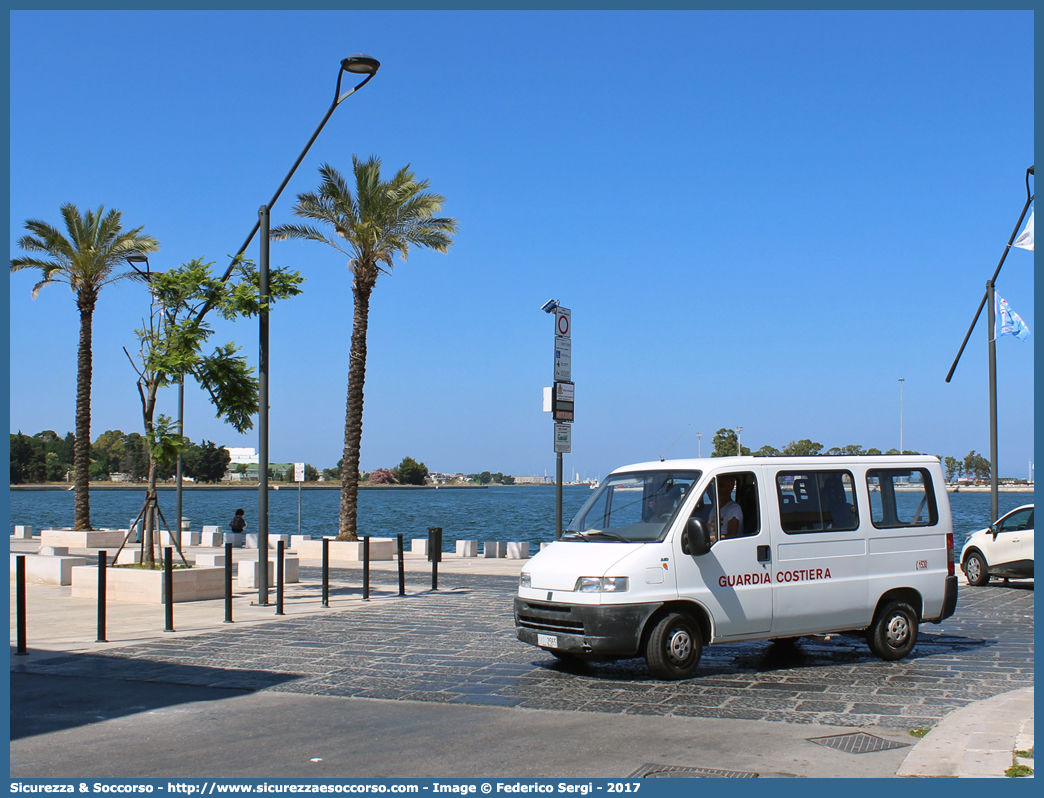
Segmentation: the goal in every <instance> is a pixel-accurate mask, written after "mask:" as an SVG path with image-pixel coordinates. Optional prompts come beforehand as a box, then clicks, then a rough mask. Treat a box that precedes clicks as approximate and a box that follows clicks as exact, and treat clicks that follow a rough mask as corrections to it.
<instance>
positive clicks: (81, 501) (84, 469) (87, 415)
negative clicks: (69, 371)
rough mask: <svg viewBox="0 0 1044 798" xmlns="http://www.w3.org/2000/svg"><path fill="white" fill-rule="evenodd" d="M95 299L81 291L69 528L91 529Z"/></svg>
mask: <svg viewBox="0 0 1044 798" xmlns="http://www.w3.org/2000/svg"><path fill="white" fill-rule="evenodd" d="M95 298H96V297H95V296H94V295H93V294H91V293H88V292H84V291H81V292H80V294H79V295H78V296H77V299H76V304H77V305H78V306H79V308H80V348H79V350H78V351H77V354H76V441H75V443H74V444H73V469H74V472H75V473H74V478H73V480H74V481H73V491H74V492H73V528H74V529H78V530H87V529H90V528H91V496H90V491H91V375H92V371H93V367H92V362H91V342H92V326H93V320H94V302H95Z"/></svg>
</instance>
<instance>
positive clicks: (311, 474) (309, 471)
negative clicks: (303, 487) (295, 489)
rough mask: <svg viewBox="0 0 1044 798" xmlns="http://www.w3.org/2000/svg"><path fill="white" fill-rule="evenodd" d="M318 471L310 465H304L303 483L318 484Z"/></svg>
mask: <svg viewBox="0 0 1044 798" xmlns="http://www.w3.org/2000/svg"><path fill="white" fill-rule="evenodd" d="M318 481H319V470H318V469H317V468H316V467H315V466H314V465H312V464H311V463H305V482H318Z"/></svg>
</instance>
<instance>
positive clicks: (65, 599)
mask: <svg viewBox="0 0 1044 798" xmlns="http://www.w3.org/2000/svg"><path fill="white" fill-rule="evenodd" d="M35 549H36V543H35V542H30V541H14V540H12V544H11V550H12V552H16V553H17V552H26V553H29V552H35ZM200 551H215V552H216V551H217V550H216V549H213V550H210V549H201V550H200ZM71 553H77V554H81V555H82V554H86V555H94V556H96V554H97V552H94V551H77V552H71ZM256 556H257V552H256V551H254V550H242V549H237V550H235V556H234V559H235V560H236V561H239V560H240V559H253V558H256ZM524 564H525V561H524V560H505V559H492V558H490V559H485V558H459V557H457V556H455V555H453V554H445V555H444V558H443V561H442V563H440V565H439V573H440V575H442V574H447V575H448V574H454V573H467V574H480V575H500V576H515V575H517V574H518V573H519V571H520V570H521V569H522V566H523V565H524ZM319 565H321V563H319V562H317V561H302V566H304V567H309V568H315V567H318V566H319ZM338 565H341V566H344V565H346V564H344V563H339V564H335V565H333V566H332V567H333V568H336V567H338ZM349 567H352V568H353V569H356V575H355V576H356V577H357V575H358V572H357V569H358V568H359V567H361V564H360V563H351V564H350V565H349ZM404 567H405V570H406V571H407V573H409V574H412V575H413V578H412V579H411V583H412V584H411V585H410V586H409V587H408V592H410V591H411V595H413V596H417V595H423V593H425V592H427V591H419V592H418V591H417V583H418V581H419V580H418V579H417V576H418V575H419V574H421V573H423V574H430V572H431V565H430V563H428V562H427V560H426V558H424V557H423V556H420V555H413V554H412V553H409V552H408V553H407V554H406V557H405V561H404ZM397 568H398V563H397V562H395V561H379V562H374V563H371V593H370V595H371V597H372V598H373V600H374V601H375V602H376V601H379V602H382V603H383V602H389V601H400V600H401V599H399V597H398V590H397V584H396V581H397V575H396V572H397ZM14 588H15V585H14V581H13V580H12V582H11V619H10V620H11V652H12V656H11V660H10V662H11V667H12V669H16V668H18V667H19V666H21V665H23V664H29V663H33V662H37V661H40V660H43V659H48V658H53V657H56V656H60V655H65V654H88V653H100V652H104V651H106V650H108V649H111V648H118V647H125V646H129V645H137V644H143V643H149V642H150V641H156V640H170V639H171V638H177V637H189V636H192V635H195V634H200V633H204V632H210V631H219V630H221V629H228V628H231V627H229V626H227V625H224V624H223V619H224V600H223V599H215V600H210V601H198V602H184V603H178V604H175V606H174V626H175V629H176V630H177V631H176V632H169V633H168V632H163V631H162V630H163V626H164V607H163V605H160V604H131V603H127V602H115V601H110V602H108V604H107V629H106V637H107V642H101V643H100V642H95V641H93V640H92V639H90V638H91V637H92V635H91V634H90V631H91V630H94V629H96V623H97V608H96V604H95V602H94V601H93V600H88V599H73V598H71V597H70V592H71V589H70V588H69V587H57V586H49V585H27V606H28V612H29V624H28V626H29V631H28V644H29V654H28V655H26V656H15V655H14V645H15V633H16V628H15V624H16V619H15V597H14ZM441 592H452V591H447V590H443V591H441ZM256 600H257V591H256V590H254V591H247V590H243V591H237V593H236V596H235V598H234V599H233V619H234V622H235V626H236V627H237V628H240V629H242V628H253V627H259V628H260V627H262V626H263V625H264V624H266V623H271V622H273V621H279V620H284V619H285V618H287V617H295V616H307V615H317V614H322V613H329V612H331V610H336V611H345V610H347V611H351V610H355V609H359V608H362V607H365V606H367V605H366V604H365V603H364V602H363V600H362V590H361V587H357V586H355V582H354V581H353V585H352V586H351V587H347V586H344V585H343V584H337V583H336V582H335V583H333V584H331V592H330V607H331V608H330V609H326V608H323V607H322V605H321V585H320V584H318V583H317V582H302V583H297V584H290V585H287V586H286V589H285V595H284V611H285V615H284V616H276V615H275V609H276V608H275V590H274V588H273V589H272V596H271V598H270V602H271V603H270V605H269V606H257V604H256ZM85 630H86V633H85ZM256 696H257V697H256V699H253V700H254V702H255V703H253V704H252V703H250V702H246V701H244V702H243V706H244V711H247V712H249V711H253V710H249V709H247V708H248V707H251V706H254V707H255V708H257V707H260V705H261V703H263V702H262V699H264V701H269V702H272V703H273V704H276V703H277V704H279V705H280V706H286V705H289V704H292V703H293V702H295V701H296V702H298V703H297V704H294V706H295V707H299V709H295V710H294V711H300V712H302V714H305V715H306V714H307V713H306V712H305V709H306V708H307V707H308V706H309V705H311V704H313V703H315V704H316V708H315V711H320V710H319V709H318V702H319V701H320V699H318V698H317V697H315V696H289V695H287V694H281V695H276V694H268V693H264V692H262V693H258V694H256ZM265 696H268V697H267V698H265ZM238 700H239V699H237V701H238ZM334 700H344V699H334ZM353 703H359V702H353ZM370 703H371V704H372V702H370ZM360 706H362V705H361V704H360ZM415 706H416V707H417V708H416V710H415V712H417V713H418V715H421V714H423V715H424V716H425V717H427V715H429V714H430V715H432V717H434V716H435V715H436V714H439V713H448V712H450V711H452V712H455V713H459V714H458V715H457V716H454V717H456V718H458V719H459V718H464V717H471V716H470V715H468V713H477V714H475V718H476V720H478V719H479V718H481V717H485V716H493V715H504V718H505V720H503V721H501V723H504V724H506V725H510V724H511V722H512V721H511V720H510V719H511V718H515V722H517V723H521V724H522V725H523V726H524V727H526V728H528V727H530V726H533V727H534V731H535V730H536V726H534V724H536V725H537V726H539V727H540V729H541V732H540V733H541V734H542V735H544V737H546V738H548V739H550V735H551V734H552V729H553V728H561V729H566V728H573V725H572V724H574V722H575V723H578V724H580V726H581V727H583V726H585V725H586V724H589V722H590V720H591V715H590V713H570V712H561V711H556V712H552V711H544V710H540V711H536V712H534V711H527V710H520V709H514V710H513V709H499V710H496V712H494V711H493V710H492V709H491V708H479V707H472V708H465V707H455V708H453V709H452V710H451V709H450V708H448V707H439V708H436V707H433V706H422V705H415ZM256 711H261V709H260V708H257V709H256ZM371 711H376V710H373V709H372V707H367V708H364V709H363V710H362V712H364V713H365V712H371ZM381 711H384V710H381ZM396 711H397V709H396ZM504 713H508V714H504ZM1033 713H1034V707H1033V687H1032V686H1031V687H1027V688H1023V689H1020V690H1016V691H1013V692H1010V693H1005V694H1002V695H997V696H994V697H993V698H989V699H986V700H983V701H978V702H975V703H973V704H970V705H968V706H966V707H964V708H963V709H960V710H957V711H955V712H952V713H950V714H949V715H947V716H945V718H944V719H943V720H942V722H940V723H938V724H937V725H936V726H935V727H934V728H933V729H932V730H931V731H930V732H929V733H928V734H927V735H926V736H925V737H924V738H923V739H921V740H919V741H918V742H917V743H916V744H915V745H914V746H913V747H912V748H911V749H903V750H901V751H899V752H896V753H893V754H892V755H891V758H890V759H888V760H887V762H889V763H891V764H890V765H887V766H886V772H875V771H874V767H873V766H872V762H871V759H872V757H874V756H880V755H878V754H874V755H871V758H865V757H855V758H854V759H855V760H856V761H858V765H855V762H853V767H855V769H853V768H852V767H847V766H844V767H842V766H839V765H838V763H834V765H830V764H829V763H831V762H834V760H831V759H829V758H828V757H830V756H833V752H828V753H824V754H823V755H822V756H823V760H822V761H821V762H820V764H819V767H820V772H814V771H809V772H808V773H806V774H805V775H836V776H842V775H844V776H852V775H864V776H867V777H875V776H884V777H887V776H900V777H922V778H927V777H935V778H938V777H943V778H946V777H951V778H952V777H961V778H982V777H1004V776H1005V771H1008V770H1009V769H1011V768H1012V766H1013V764H1024V765H1028V766H1029V767H1030V768H1032V765H1033V760H1032V758H1031V757H1030V758H1021V759H1019V760H1018V761H1016V759H1015V752H1016V751H1022V752H1031V751H1032V749H1033ZM555 717H557V718H558V720H557V721H556V720H554V718H555ZM642 720H643V722H644V721H646V720H647V721H648V722H650V723H654V722H659V723H661V724H662V723H663V720H660V721H655V720H654V719H653V718H648V719H642ZM672 720H675V719H672ZM677 720H679V723H676V724H675V723H672V726H674V725H676V726H678V730H677V732H676V733H677V736H678V739H679V740H684V739H685V731H684V730H685V729H687V728H688V726H687V725H685V723H684V722H682V721H681V719H677ZM490 722H492V721H490ZM605 722H606V724H607V726H612V727H613V728H614V729H615V732H614V733H616V734H619V735H622V736H623V737H624V738H625V740H626V738H627V736H628V735H632V736H633V735H634V734H636V733H637V729H638V728H644V727H642V726H641V725H640V724H638V723H637V719H635V718H632V719H631V721H628V720H627V718H625V717H618V716H614V715H607V716H605ZM715 723H716V728H717V727H720V728H721V730H722V733H723V734H725V733H727V734H729V735H730V736H733V737H734V743H735V740H736V739H743V737H744V736H749V737H751V738H753V736H754V735H759V736H760V737H761V742H759V743H758V745H759V746H760V748H759V750H758V752H757V754H756V757H757V760H751V761H759V764H758V765H757V767H756V769H757V770H758V771H759V772H760V773H761V774H762V775H764V776H770V775H788V774H787V773H786V771H787V770H788V769H789V768H787V767H785V766H784V764H785V763H786V761H785V756H784V755H785V753H786V751H787V748H788V745H789V746H790V747H791V748H792V747H793V744H792V742H791V740H792V739H796V738H795V737H794V735H795V734H797V733H798V731H797V730H798V727H797V726H795V725H794V724H787V723H763V722H758V721H750V720H721V721H717V722H715ZM540 724H545V725H540ZM546 724H551V725H550V726H546ZM555 724H557V727H556V726H555ZM629 724H630V725H629ZM744 724H746V725H744ZM691 725H692V726H693V728H698V724H691ZM703 725H704V727H707V728H709V726H708V724H707V723H706V721H704V722H703ZM733 727H735V728H733ZM792 727H793V728H792ZM628 729H633V730H634V731H628ZM742 729H749V730H750V731H749V732H746V733H745V732H743V731H741V730H742ZM800 731H801V732H806V731H807V730H805V729H801V730H800ZM872 731H874V730H873V729H871V732H872ZM469 733H470V732H464V731H463V730H461V731H459V732H456V734H457V735H458V738H457V739H456V743H457V744H458V745H459V746H461V747H462V748H465V747H466V746H465V743H466V742H467V741H468V740H469V739H470V738H468V737H467V734H469ZM575 733H576V729H575V728H573V731H572V732H570V734H574V735H575ZM665 733H666V732H665ZM737 735H738V737H737ZM806 736H807V734H806ZM573 739H576V738H575V737H574V738H573ZM770 739H771V740H774V741H775V742H774V743H770V742H769V740H770ZM625 740H621V741H616V742H614V745H627V744H628V743H627V742H626V741H625ZM690 740H691V742H693V743H695V742H696V740H692V739H691V738H690ZM565 742H567V741H563V744H565ZM699 742H700V744H701V745H702V746H703V750H704V751H705V753H706V754H707V755H711V754H713V753H715V752H714V749H713V744H711V743H709V742H708V741H706V740H705V739H700V740H699ZM634 743H635V745H637V744H638V743H639V741H638V740H635V741H634ZM441 744H442V745H448V743H446V742H443V743H441ZM769 751H778V752H779V753H778V754H777V755H776V756H777V761H775V762H774V761H772V759H773V757H772V755H768V754H767V752H769ZM904 751H908V753H907V754H906V756H905V758H903V759H900V757H901V756H902V754H903V752H904ZM520 753H521V752H520ZM859 760H861V761H859ZM593 761H594V760H592V763H593ZM649 761H652V760H651V759H650V760H649ZM884 761H885V760H880V759H879V760H878V762H882V763H883V762H884ZM831 767H833V768H834V769H833V770H831V771H829V772H826V773H822V772H821V771H822V768H828V770H829V768H831ZM878 767H879V766H878ZM864 768H869V770H865V772H860V771H861V770H863V769H864ZM433 772H434V771H433ZM606 772H608V771H606Z"/></svg>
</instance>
